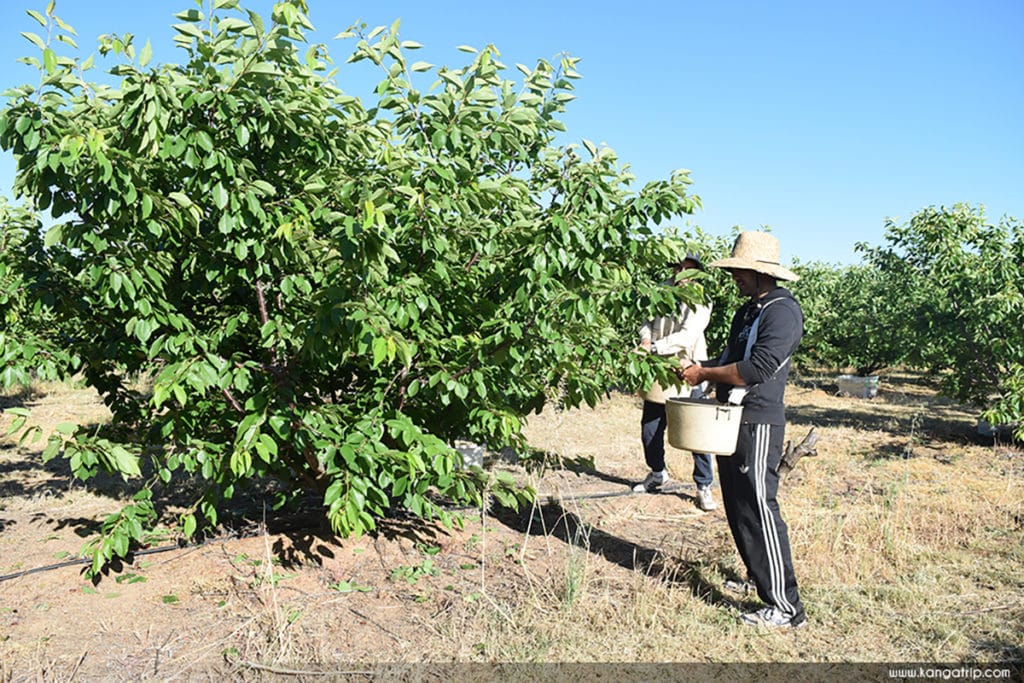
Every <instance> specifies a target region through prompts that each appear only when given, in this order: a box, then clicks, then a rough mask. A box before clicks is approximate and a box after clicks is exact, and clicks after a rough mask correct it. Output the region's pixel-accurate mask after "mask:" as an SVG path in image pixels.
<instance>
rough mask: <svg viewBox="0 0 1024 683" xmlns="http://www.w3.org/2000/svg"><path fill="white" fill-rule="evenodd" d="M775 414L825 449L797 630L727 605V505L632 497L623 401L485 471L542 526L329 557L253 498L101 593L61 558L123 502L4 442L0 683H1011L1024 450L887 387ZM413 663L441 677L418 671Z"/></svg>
mask: <svg viewBox="0 0 1024 683" xmlns="http://www.w3.org/2000/svg"><path fill="white" fill-rule="evenodd" d="M788 398H789V400H788V403H789V414H790V420H791V422H790V430H789V437H790V438H792V439H794V440H798V439H799V438H801V437H802V436H803V435H804V434H806V433H807V431H808V430H809V429H810V428H811V427H812V426H814V427H815V428H816V429H817V431H818V433H819V434H820V441H819V443H818V455H817V457H815V458H807V459H805V460H803V461H802V462H801V463H800V465H799V466H798V468H797V470H796V471H794V473H793V474H791V475H790V476H789V478H788V479H787V480H786V481H785V482H784V484H783V490H782V492H781V494H780V499H781V503H782V508H783V514H784V516H785V517H786V518H787V520H788V522H789V525H790V534H791V537H792V540H793V546H794V557H795V559H796V565H797V572H798V579H799V580H800V582H801V589H802V593H803V596H804V601H805V603H806V604H807V608H808V614H809V619H810V626H809V627H808V628H806V629H800V630H799V631H794V632H788V633H776V632H764V631H757V630H756V629H745V628H743V627H741V626H740V625H738V624H737V623H736V617H737V615H738V614H740V613H741V612H743V611H746V610H749V609H751V608H756V607H757V606H758V605H757V603H756V601H751V600H749V599H744V598H742V597H736V596H732V595H730V594H728V593H726V592H725V591H723V590H722V582H723V581H724V580H725V579H726V578H729V577H731V576H734V575H735V573H736V568H737V566H738V558H737V557H736V555H735V551H734V549H733V545H732V540H731V537H730V535H729V531H728V526H727V524H726V522H725V517H724V513H723V512H722V511H721V509H719V510H717V511H714V512H710V513H705V512H701V511H700V510H698V509H697V507H696V505H695V502H694V498H693V496H694V494H695V488H694V486H693V484H692V482H691V480H690V467H691V459H690V457H689V455H688V454H686V453H683V452H678V451H674V452H673V453H672V454H671V459H670V470H671V471H672V473H673V474H674V476H675V477H676V479H677V481H675V482H673V484H672V485H670V486H669V487H667V488H666V490H665V491H664V492H663V493H660V494H656V495H638V494H629V493H628V487H629V486H630V485H631V484H632V483H635V482H636V481H637V480H639V478H641V477H642V476H643V474H644V471H645V468H644V465H643V456H642V452H641V449H640V444H639V438H638V431H639V425H638V422H639V414H640V406H639V402H638V401H637V400H636V399H635V398H633V397H631V396H628V395H613V396H611V397H609V398H608V400H606V401H605V402H603V403H601V404H600V405H598V406H597V407H596V408H595V409H593V410H591V409H582V410H573V411H565V412H554V411H545V412H544V413H542V414H541V415H538V416H535V417H533V418H531V420H530V424H529V427H528V437H529V439H530V442H531V444H532V445H533V446H535V447H538V448H541V449H544V450H547V451H549V452H551V453H553V454H556V455H557V456H558V457H559V458H560V459H561V462H560V466H559V467H552V468H549V469H548V470H546V471H545V472H544V473H543V474H542V475H538V474H531V473H530V472H528V471H527V470H526V469H524V468H523V467H521V466H519V465H517V464H513V463H507V462H499V463H497V464H496V465H495V466H496V467H501V468H505V469H508V470H510V471H512V472H513V473H514V474H515V475H516V476H517V477H519V478H521V480H522V481H524V482H528V483H530V484H531V485H533V486H534V487H535V488H536V489H537V491H538V492H539V496H538V505H537V506H536V507H535V508H534V509H532V510H525V511H522V512H520V513H511V512H504V513H500V514H496V515H491V514H483V512H482V511H481V510H465V511H464V524H463V527H462V528H461V529H456V530H445V529H439V528H432V527H425V526H423V525H421V524H418V523H415V522H414V521H412V520H390V521H387V522H386V523H384V524H383V525H382V527H381V529H380V532H379V533H378V534H376V535H375V536H373V537H363V538H360V539H337V538H334V537H332V536H331V535H330V534H329V533H327V532H325V530H324V529H323V527H322V526H320V525H319V523H318V522H317V521H316V520H315V518H312V517H309V516H306V517H303V516H294V515H293V516H287V515H276V514H274V513H271V512H269V511H267V512H264V511H262V510H261V508H260V506H259V502H258V501H257V500H249V501H247V502H248V505H247V506H245V509H241V510H239V511H238V513H237V514H236V515H235V516H234V518H233V519H234V520H235V521H234V522H233V523H232V524H233V528H225V529H223V530H222V532H221V533H220V535H218V536H217V537H215V538H211V539H208V540H207V541H206V542H205V543H203V544H201V545H194V546H189V547H176V546H175V544H174V542H173V538H171V537H168V538H167V540H166V542H164V543H157V544H155V545H154V546H153V547H152V548H150V549H147V550H145V551H143V552H140V553H138V554H137V555H135V556H134V557H133V558H132V561H131V562H130V563H129V564H127V565H125V566H123V567H122V568H121V571H120V572H117V573H111V574H110V575H109V576H107V577H105V578H104V579H103V580H102V581H101V582H100V583H99V584H98V585H95V586H94V585H92V584H90V583H88V582H86V581H85V580H84V579H83V578H82V575H81V565H79V564H75V563H74V560H75V556H76V554H77V553H78V552H79V549H80V548H81V546H82V544H83V542H84V541H85V539H86V538H87V537H88V534H89V533H91V530H93V529H95V528H96V525H97V523H98V521H100V520H102V518H103V516H104V515H105V514H107V513H109V512H112V511H114V510H115V509H117V508H118V507H119V505H120V499H122V498H123V497H124V496H125V495H127V494H126V491H125V489H124V488H123V487H121V486H119V485H118V483H117V482H105V483H104V482H101V483H99V484H95V483H89V484H87V485H83V484H82V483H81V482H76V481H75V480H73V479H72V478H71V477H70V475H69V473H68V471H67V468H66V465H65V464H64V463H63V462H59V461H54V462H52V463H49V464H47V465H43V464H42V463H41V460H40V457H39V453H40V451H41V445H40V444H21V445H19V444H18V443H17V441H15V440H13V439H12V438H7V439H5V440H3V441H2V442H0V471H2V473H3V477H2V479H0V680H12V681H25V680H118V681H120V680H208V679H223V678H225V677H229V678H232V679H243V680H262V679H274V678H280V677H288V678H291V679H308V680H314V679H315V680H323V675H329V676H331V677H334V678H337V679H348V678H353V680H354V679H357V678H358V679H360V680H365V679H366V678H367V677H368V676H370V675H371V674H372V675H373V676H375V677H382V678H388V677H392V678H395V679H415V680H458V679H464V680H469V679H472V678H473V676H471V675H469V674H470V672H469V671H466V670H462V671H461V672H460V673H459V674H458V675H455V674H451V673H450V670H446V669H445V667H446V666H448V665H451V664H453V663H462V664H465V663H495V662H522V663H529V662H619V663H626V662H719V663H721V662H818V663H823V662H824V663H827V662H831V663H836V662H895V661H900V662H910V661H913V662H920V661H933V662H964V661H969V662H982V663H989V664H992V665H996V664H999V665H1004V666H1006V667H1009V670H1010V671H1011V672H1013V675H1015V676H1017V677H1018V679H1019V677H1020V675H1021V671H1022V668H1021V662H1024V635H1022V629H1021V624H1022V623H1024V619H1022V617H1024V597H1022V596H1024V590H1022V589H1024V578H1022V577H1021V572H1020V568H1021V562H1022V560H1024V546H1022V542H1024V541H1022V535H1024V502H1022V501H1024V495H1022V493H1024V487H1022V481H1024V459H1022V454H1021V452H1020V450H1018V449H1017V448H1015V447H1013V446H1012V445H1005V444H993V443H992V441H991V439H989V440H987V441H986V440H985V439H981V438H979V437H977V436H976V430H975V417H974V414H973V413H972V411H970V410H968V409H965V408H964V407H962V406H958V405H955V404H952V403H950V402H948V401H945V400H942V399H940V398H938V397H936V395H935V394H934V392H933V391H932V390H931V389H929V388H928V387H927V386H925V385H924V384H923V383H922V382H921V380H920V378H917V377H913V376H901V377H893V378H885V379H884V380H883V382H882V388H881V390H880V393H879V395H878V397H876V398H875V399H872V400H863V399H856V398H848V397H843V396H837V395H836V391H835V386H834V384H832V383H831V382H830V380H829V379H828V378H814V377H804V378H802V379H801V380H799V381H797V382H795V383H794V384H793V386H791V389H790V391H789V397H788ZM0 400H2V401H3V403H2V405H3V406H4V407H10V406H11V405H15V404H18V405H24V406H26V407H28V408H30V409H31V410H32V414H33V421H34V422H35V423H37V424H40V425H43V426H44V427H47V428H49V427H52V426H53V425H55V424H57V423H59V422H62V421H66V420H70V421H75V422H79V423H81V424H100V423H103V422H104V421H105V420H106V419H108V415H107V413H106V411H105V409H104V408H103V406H102V405H101V404H100V403H99V402H98V401H97V399H96V397H95V395H94V394H93V393H92V392H91V391H88V390H84V389H69V388H67V387H48V388H46V389H44V390H42V391H39V392H37V393H34V394H30V395H26V396H18V397H7V398H3V399H0ZM0 420H2V421H3V424H6V423H7V421H8V420H9V418H6V417H5V418H0ZM715 494H716V497H719V499H720V494H719V492H718V490H717V483H716V489H715ZM168 504H169V505H172V504H173V503H172V502H169V503H168ZM424 663H428V664H429V663H433V664H434V665H436V668H432V669H430V670H429V675H425V673H424V670H423V669H422V666H423V665H424ZM413 664H418V665H419V666H420V667H421V668H420V669H412V670H411V669H409V668H408V666H407V665H413ZM410 671H413V672H414V673H410ZM446 671H448V673H446ZM493 675H494V672H493V671H491V672H490V674H488V673H487V672H486V670H485V671H482V672H480V673H479V679H480V680H487V679H488V678H490V677H493ZM723 676H724V678H723V679H722V680H726V679H728V678H730V676H729V675H728V674H727V672H726V673H723ZM653 677H654V676H652V675H651V674H650V672H647V673H646V674H644V675H642V676H641V677H640V678H637V679H636V680H643V679H647V680H649V679H651V678H653ZM580 680H581V679H580ZM666 680H668V679H667V678H666Z"/></svg>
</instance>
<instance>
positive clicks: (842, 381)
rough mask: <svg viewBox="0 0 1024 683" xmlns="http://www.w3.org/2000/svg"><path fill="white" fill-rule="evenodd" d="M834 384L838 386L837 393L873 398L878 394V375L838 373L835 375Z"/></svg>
mask: <svg viewBox="0 0 1024 683" xmlns="http://www.w3.org/2000/svg"><path fill="white" fill-rule="evenodd" d="M836 386H838V387H839V393H840V394H844V395H846V396H853V397H855V398H874V397H875V396H877V395H878V375H869V376H867V377H860V376H858V375H839V376H838V377H836Z"/></svg>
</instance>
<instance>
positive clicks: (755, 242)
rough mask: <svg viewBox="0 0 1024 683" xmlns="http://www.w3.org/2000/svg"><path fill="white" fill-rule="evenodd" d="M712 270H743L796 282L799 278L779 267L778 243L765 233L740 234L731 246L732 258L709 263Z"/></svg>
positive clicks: (786, 269) (773, 237) (772, 236)
mask: <svg viewBox="0 0 1024 683" xmlns="http://www.w3.org/2000/svg"><path fill="white" fill-rule="evenodd" d="M711 266H712V267H714V268H743V269H746V270H753V271H756V272H758V273H764V274H765V275H770V276H772V277H773V278H775V279H776V280H789V281H791V282H796V281H797V280H799V279H800V276H799V275H797V274H796V273H794V272H793V271H791V270H789V269H788V268H784V267H782V266H781V265H779V241H778V240H777V239H775V236H774V235H769V234H768V233H766V232H741V233H740V234H739V236H738V237H737V238H736V242H735V243H733V245H732V256H731V257H729V258H723V259H718V260H717V261H714V262H712V263H711Z"/></svg>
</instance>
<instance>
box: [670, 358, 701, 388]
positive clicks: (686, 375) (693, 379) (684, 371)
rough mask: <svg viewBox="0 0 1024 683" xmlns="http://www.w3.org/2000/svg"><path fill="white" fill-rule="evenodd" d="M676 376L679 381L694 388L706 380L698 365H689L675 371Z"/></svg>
mask: <svg viewBox="0 0 1024 683" xmlns="http://www.w3.org/2000/svg"><path fill="white" fill-rule="evenodd" d="M676 374H677V375H678V376H679V379H681V380H683V381H684V382H686V383H687V384H689V385H690V386H691V387H695V386H697V385H698V384H700V383H701V382H703V381H704V380H705V379H707V378H706V377H705V376H704V368H703V367H701V365H700V363H690V364H689V365H687V366H686V367H685V368H681V369H680V370H677V371H676Z"/></svg>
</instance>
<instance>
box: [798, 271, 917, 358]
mask: <svg viewBox="0 0 1024 683" xmlns="http://www.w3.org/2000/svg"><path fill="white" fill-rule="evenodd" d="M796 272H797V273H798V274H799V275H800V280H799V281H798V282H796V283H794V285H793V290H794V292H795V293H796V296H797V298H798V299H799V300H800V305H801V306H802V307H803V309H804V316H805V332H804V338H803V341H802V342H801V355H804V356H806V357H808V358H809V359H811V360H813V361H814V362H815V363H819V364H821V365H825V366H830V367H833V368H836V369H837V370H845V369H848V368H852V369H853V371H854V372H855V373H856V374H858V375H861V376H868V375H875V374H877V373H879V372H880V371H883V370H885V369H887V368H892V367H896V366H900V365H904V364H906V362H907V361H908V359H910V358H911V356H912V355H914V354H913V351H914V348H915V346H917V345H918V344H919V340H918V337H917V335H916V332H915V330H914V329H913V327H912V326H911V325H909V324H908V323H909V322H910V319H911V316H912V315H913V311H914V310H916V309H917V308H918V307H919V305H920V303H921V302H923V301H924V299H925V298H926V297H929V298H930V297H931V292H930V291H929V290H928V289H927V288H926V287H923V286H922V283H921V279H920V274H919V273H918V272H917V271H915V270H914V269H912V268H910V267H907V266H906V265H905V264H904V262H903V261H902V260H899V259H897V260H893V261H887V262H886V266H885V267H881V266H879V265H875V264H856V265H851V266H834V265H829V264H823V263H811V264H806V265H800V266H797V267H796Z"/></svg>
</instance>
